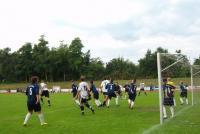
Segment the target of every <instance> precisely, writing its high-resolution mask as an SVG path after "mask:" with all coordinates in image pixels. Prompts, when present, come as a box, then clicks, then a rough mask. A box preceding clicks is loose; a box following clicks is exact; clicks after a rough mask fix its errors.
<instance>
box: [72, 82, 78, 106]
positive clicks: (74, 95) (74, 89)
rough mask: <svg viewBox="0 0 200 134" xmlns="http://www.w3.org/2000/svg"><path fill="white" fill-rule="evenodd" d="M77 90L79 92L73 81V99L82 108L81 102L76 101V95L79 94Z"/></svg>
mask: <svg viewBox="0 0 200 134" xmlns="http://www.w3.org/2000/svg"><path fill="white" fill-rule="evenodd" d="M77 90H78V86H77V85H76V83H75V81H73V80H72V91H71V93H72V94H73V98H74V101H75V103H76V104H77V105H79V106H80V102H79V100H78V99H75V98H76V94H77Z"/></svg>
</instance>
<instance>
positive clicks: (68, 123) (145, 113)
mask: <svg viewBox="0 0 200 134" xmlns="http://www.w3.org/2000/svg"><path fill="white" fill-rule="evenodd" d="M50 97H51V102H52V106H51V107H48V106H47V103H45V104H43V105H42V111H43V113H44V116H45V120H46V122H48V125H46V126H41V125H40V123H39V119H38V117H37V115H36V114H35V113H34V114H33V116H32V117H31V119H30V120H29V122H28V126H26V127H24V126H23V125H22V124H23V120H24V117H25V115H26V113H27V108H26V96H25V95H24V94H20V93H19V94H0V109H1V110H0V134H145V133H150V134H179V133H180V134H187V133H190V134H199V131H200V105H195V106H194V107H191V105H188V106H186V105H183V106H181V105H179V98H178V97H179V95H178V93H176V97H177V98H176V101H177V107H176V108H175V112H176V113H177V115H176V117H175V118H174V119H168V120H166V121H165V123H164V125H162V126H160V125H158V124H159V107H158V106H159V105H158V93H157V92H148V95H147V96H145V95H144V94H143V93H142V94H141V95H140V96H137V97H136V101H135V107H134V109H133V110H129V109H128V105H127V100H124V99H122V100H120V101H119V104H120V106H115V100H114V99H112V101H111V106H110V108H106V107H105V108H97V107H96V106H95V105H94V100H91V101H89V103H90V104H91V105H92V106H93V107H94V108H95V114H94V115H93V114H92V112H91V111H90V110H88V109H86V108H85V115H84V116H81V114H80V109H79V107H78V106H77V105H76V104H75V103H74V101H72V95H71V94H69V93H57V94H50ZM101 100H102V99H101ZM168 112H169V111H168ZM168 115H169V113H168Z"/></svg>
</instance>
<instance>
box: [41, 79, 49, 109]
mask: <svg viewBox="0 0 200 134" xmlns="http://www.w3.org/2000/svg"><path fill="white" fill-rule="evenodd" d="M40 88H41V92H42V93H41V98H40V99H41V101H42V103H44V101H43V98H42V97H43V96H45V98H46V99H47V102H48V106H51V103H50V98H49V90H48V88H47V84H45V83H44V81H43V80H42V81H41V83H40Z"/></svg>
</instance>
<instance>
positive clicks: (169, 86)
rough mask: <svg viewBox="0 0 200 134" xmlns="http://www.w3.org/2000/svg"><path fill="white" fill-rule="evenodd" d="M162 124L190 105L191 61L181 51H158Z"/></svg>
mask: <svg viewBox="0 0 200 134" xmlns="http://www.w3.org/2000/svg"><path fill="white" fill-rule="evenodd" d="M157 69H158V85H159V106H160V124H163V122H164V121H165V119H166V120H167V119H169V118H173V117H174V116H176V113H177V111H179V110H181V109H182V108H184V107H187V106H188V105H190V104H191V103H192V102H191V89H190V63H189V60H188V58H187V57H186V56H185V55H183V54H180V53H177V54H169V53H157Z"/></svg>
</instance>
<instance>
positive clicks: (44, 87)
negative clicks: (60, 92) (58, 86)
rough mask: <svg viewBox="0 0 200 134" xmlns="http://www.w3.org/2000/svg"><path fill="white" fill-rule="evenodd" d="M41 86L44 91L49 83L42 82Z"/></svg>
mask: <svg viewBox="0 0 200 134" xmlns="http://www.w3.org/2000/svg"><path fill="white" fill-rule="evenodd" d="M40 87H41V90H42V91H44V90H48V88H47V84H45V83H44V82H42V83H40Z"/></svg>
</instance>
